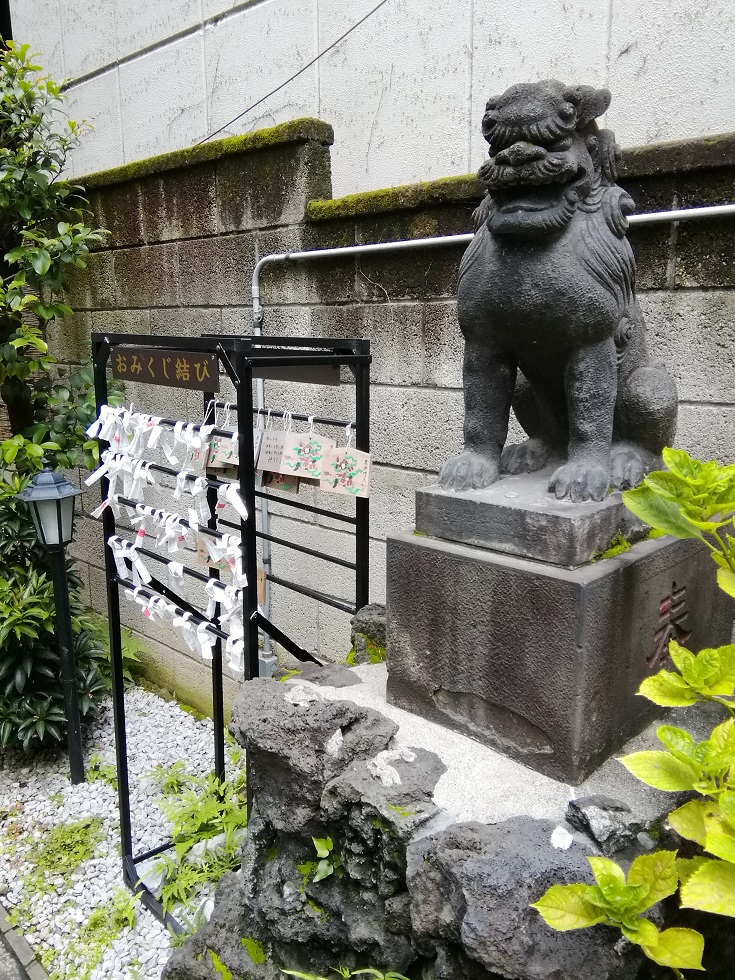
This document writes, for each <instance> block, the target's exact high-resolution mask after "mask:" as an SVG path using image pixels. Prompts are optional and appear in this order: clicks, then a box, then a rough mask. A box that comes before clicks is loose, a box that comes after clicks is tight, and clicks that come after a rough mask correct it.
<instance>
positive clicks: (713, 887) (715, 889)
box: [680, 858, 735, 917]
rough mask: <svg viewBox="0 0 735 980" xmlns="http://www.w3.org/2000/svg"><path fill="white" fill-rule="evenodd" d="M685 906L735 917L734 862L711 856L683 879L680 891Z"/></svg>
mask: <svg viewBox="0 0 735 980" xmlns="http://www.w3.org/2000/svg"><path fill="white" fill-rule="evenodd" d="M680 896H681V904H682V905H683V906H684V907H685V908H690V909H699V910H700V911H702V912H714V913H715V914H716V915H728V916H731V917H735V864H729V863H728V862H727V861H720V860H718V859H717V858H712V860H710V861H706V862H704V863H703V864H702V866H701V867H700V868H699V870H698V871H695V873H694V874H693V875H692V876H691V877H690V878H688V879H687V881H685V882H684V883H683V884H682V886H681V891H680Z"/></svg>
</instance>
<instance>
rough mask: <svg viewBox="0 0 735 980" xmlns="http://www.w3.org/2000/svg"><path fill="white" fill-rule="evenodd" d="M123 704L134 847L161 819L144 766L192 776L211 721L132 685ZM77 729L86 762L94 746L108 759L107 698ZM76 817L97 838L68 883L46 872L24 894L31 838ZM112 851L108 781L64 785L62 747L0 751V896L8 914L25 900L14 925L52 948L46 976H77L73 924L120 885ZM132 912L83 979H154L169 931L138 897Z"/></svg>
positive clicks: (148, 844)
mask: <svg viewBox="0 0 735 980" xmlns="http://www.w3.org/2000/svg"><path fill="white" fill-rule="evenodd" d="M125 701H126V726H127V734H128V761H129V768H130V784H131V789H130V806H131V813H132V825H133V837H134V842H135V843H134V852H135V853H139V852H141V851H144V850H148V849H149V848H152V847H155V846H156V845H157V844H160V843H163V842H164V841H165V840H166V839H167V836H168V828H167V821H166V820H165V818H164V817H163V815H162V813H161V811H160V809H159V808H158V805H157V802H156V800H157V798H158V796H159V791H158V790H157V788H156V786H155V784H154V782H153V781H152V780H151V779H150V778H148V777H149V774H150V772H151V770H152V769H153V767H154V766H155V765H156V764H160V765H163V766H170V765H171V764H172V763H174V762H177V761H178V760H183V761H184V762H185V764H186V767H187V769H188V770H189V772H190V773H192V774H203V773H206V772H209V771H211V769H212V765H213V734H212V722H211V720H210V719H208V718H207V719H204V720H201V721H199V720H197V719H195V718H194V717H192V715H190V714H188V713H187V712H185V711H182V710H181V708H180V707H179V705H178V704H177V703H176V702H175V701H164V700H162V699H161V698H160V697H158V696H157V695H155V694H151V693H149V692H147V691H144V690H143V689H142V688H138V687H136V688H131V689H130V690H129V691H128V692H127V693H126V699H125ZM85 731H86V734H85V763H86V764H87V766H88V765H89V759H90V756H91V755H92V754H94V753H97V754H98V755H101V756H102V757H103V759H104V761H105V762H106V763H111V764H112V765H114V760H115V738H114V732H113V724H112V705H111V702H110V701H109V699H108V700H107V701H105V702H104V704H103V706H102V710H101V712H100V715H99V717H98V718H97V719H96V720H95V721H94V722H93V723H92V724H91V725H90V726H86V729H85ZM8 811H10V815H9V816H8V815H7V813H8ZM3 817H5V819H4V820H3ZM84 817H99V818H100V819H101V820H102V827H103V830H102V839H101V841H100V842H99V844H98V845H97V847H96V850H95V854H94V857H92V858H91V859H90V860H87V861H83V862H82V863H81V864H80V865H79V866H78V867H77V869H76V870H75V871H74V872H73V873H72V875H71V880H70V881H67V882H65V881H64V879H63V878H61V877H57V878H51V879H50V882H49V884H50V885H51V886H52V889H51V891H50V893H47V894H38V893H36V894H33V895H28V894H25V895H24V893H23V891H24V890H23V884H22V878H23V876H24V875H25V874H27V873H28V872H29V871H30V870H31V869H32V865H31V864H30V862H29V861H28V859H27V852H28V851H29V849H30V847H31V846H32V840H33V838H34V837H35V839H36V840H42V838H43V835H44V833H47V832H48V830H49V829H50V828H51V827H52V826H54V825H56V824H67V823H72V822H75V821H79V820H81V819H83V818H84ZM119 848H120V842H119V825H118V812H117V792H116V791H115V789H114V788H113V787H112V786H111V785H109V784H108V783H107V782H105V781H103V780H96V781H95V782H88V783H82V784H80V785H79V786H72V785H71V783H70V782H69V778H68V761H67V757H66V754H65V752H64V751H63V750H60V751H56V750H54V751H45V752H43V753H38V754H35V755H32V756H27V755H24V754H23V753H21V752H15V751H13V752H7V751H6V752H5V753H3V754H2V755H0V902H2V904H3V905H4V906H5V907H6V909H7V910H8V911H9V912H10V911H11V910H12V909H13V908H15V907H16V906H18V905H19V903H21V902H22V900H23V899H24V898H26V899H29V901H30V912H25V913H24V912H23V907H21V910H20V911H21V919H20V921H19V923H18V928H19V930H20V931H22V932H23V933H24V935H25V938H26V940H27V941H28V943H29V944H30V946H31V947H32V948H33V949H34V951H35V952H36V953H37V955H39V956H41V955H42V954H45V955H46V956H48V955H49V952H50V951H55V952H56V954H57V955H56V957H55V959H54V960H53V961H52V962H51V963H50V964H49V965H48V967H47V970H48V972H49V973H50V974H52V975H54V973H55V974H56V975H57V976H58V977H64V978H66V977H79V976H82V975H83V972H84V959H83V956H82V955H81V953H80V948H79V939H78V937H79V931H80V928H81V926H82V925H83V924H84V923H85V922H87V921H88V919H89V916H90V914H91V913H92V912H93V911H94V910H95V909H97V908H101V907H105V906H106V904H107V903H109V902H110V901H111V899H112V898H113V894H114V892H115V890H116V889H119V888H120V887H121V886H122V869H121V864H120V850H119ZM136 912H137V919H136V923H135V926H134V927H133V928H132V929H130V928H127V927H125V928H124V929H123V932H122V934H121V935H120V936H119V938H117V939H116V940H115V941H114V942H113V944H112V946H111V947H110V948H108V949H107V950H106V952H105V954H104V957H103V959H102V961H101V962H100V963H99V965H98V966H97V967H96V968H95V969H94V970H93V971H92V973H91V975H90V980H109V978H112V980H123V978H125V980H158V978H159V977H160V976H161V970H162V969H163V966H164V964H165V962H166V960H167V959H168V956H169V953H170V940H171V937H170V935H169V933H168V931H167V930H166V929H165V928H164V926H163V925H161V923H159V922H158V921H157V920H156V919H155V917H154V916H153V915H152V914H151V913H150V912H149V911H147V910H146V909H143V908H142V906H141V905H140V904H138V905H137V906H136ZM75 947H77V948H76V949H75Z"/></svg>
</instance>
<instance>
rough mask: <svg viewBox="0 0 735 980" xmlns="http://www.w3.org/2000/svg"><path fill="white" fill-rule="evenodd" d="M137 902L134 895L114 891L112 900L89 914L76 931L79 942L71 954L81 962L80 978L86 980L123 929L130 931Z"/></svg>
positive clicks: (133, 922) (119, 890)
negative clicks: (77, 931) (76, 956)
mask: <svg viewBox="0 0 735 980" xmlns="http://www.w3.org/2000/svg"><path fill="white" fill-rule="evenodd" d="M137 901H138V898H137V896H136V895H133V894H131V893H130V892H128V891H127V890H126V889H124V888H116V889H115V892H114V894H113V897H112V900H111V901H110V902H109V903H108V904H107V905H106V906H103V907H102V908H97V909H95V910H94V912H92V914H91V915H90V917H89V919H87V921H86V922H85V924H84V925H83V926H82V928H81V930H80V931H79V941H78V943H76V944H75V952H77V955H78V956H79V958H80V959H81V960H82V966H81V974H80V976H81V977H89V975H90V974H91V972H92V971H93V970H94V969H95V967H97V966H99V964H100V962H101V961H102V957H103V955H104V952H105V950H106V949H109V947H110V946H111V945H112V943H113V942H114V941H115V940H116V939H117V938H118V936H120V935H121V934H122V932H123V930H124V929H132V928H133V926H134V925H135V918H136V915H135V906H136V903H137Z"/></svg>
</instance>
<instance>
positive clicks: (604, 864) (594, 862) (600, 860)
mask: <svg viewBox="0 0 735 980" xmlns="http://www.w3.org/2000/svg"><path fill="white" fill-rule="evenodd" d="M587 860H588V861H589V863H590V867H591V868H592V874H593V875H594V876H595V881H596V882H597V884H598V885H599V884H600V879H601V878H602V877H604V876H607V877H611V878H616V879H617V880H618V881H619V882H620V884H621V885H624V884H625V872H624V871H623V869H622V868H621V867H620V865H619V864H616V863H615V861H611V860H610V858H604V857H588V858H587Z"/></svg>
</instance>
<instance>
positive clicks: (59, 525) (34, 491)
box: [18, 466, 84, 783]
mask: <svg viewBox="0 0 735 980" xmlns="http://www.w3.org/2000/svg"><path fill="white" fill-rule="evenodd" d="M81 492H82V491H81V490H77V489H76V487H74V486H72V484H71V483H69V481H68V480H67V479H65V478H64V477H63V476H62V475H61V474H60V473H56V472H54V470H52V469H49V467H47V466H46V467H44V469H43V470H42V471H41V472H40V473H37V474H36V475H35V476H34V477H33V479H32V480H31V482H30V484H29V485H28V486H27V487H26V488H25V490H22V491H21V492H20V493H19V494H18V499H19V500H23V501H24V502H25V503H26V504H28V506H29V508H30V511H31V516H32V518H33V523H34V524H35V525H36V534H37V535H38V540H39V542H40V543H41V544H42V545H43V546H44V548H46V549H47V551H48V553H49V557H50V559H51V575H52V579H53V584H54V601H55V603H56V634H57V636H58V638H59V658H60V660H61V683H62V687H63V691H64V708H65V713H66V723H67V732H68V739H69V768H70V770H71V781H72V783H83V782H84V759H83V756H82V732H81V725H80V720H79V700H78V694H77V678H76V662H75V660H74V638H73V636H72V629H71V608H70V606H69V582H68V580H67V577H66V556H65V553H64V549H65V547H66V545H67V544H69V542H70V541H71V539H72V537H73V534H74V498H75V497H77V496H79V494H80V493H81Z"/></svg>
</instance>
